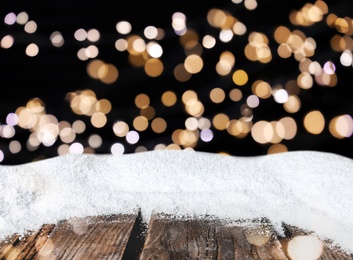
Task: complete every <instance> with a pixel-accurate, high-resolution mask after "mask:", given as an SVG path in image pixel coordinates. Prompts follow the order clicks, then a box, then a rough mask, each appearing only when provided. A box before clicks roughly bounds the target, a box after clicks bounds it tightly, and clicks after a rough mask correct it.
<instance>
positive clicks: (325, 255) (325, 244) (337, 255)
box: [279, 224, 353, 260]
mask: <svg viewBox="0 0 353 260" xmlns="http://www.w3.org/2000/svg"><path fill="white" fill-rule="evenodd" d="M283 226H284V228H285V229H286V230H287V234H286V237H285V238H280V239H279V241H280V243H281V244H282V247H283V250H284V252H285V253H286V255H288V253H289V252H288V250H287V247H288V245H289V242H290V241H291V240H292V239H293V238H295V237H297V236H309V235H311V236H314V237H315V238H318V237H317V236H316V235H315V233H314V232H310V231H306V230H303V229H300V228H297V227H294V226H291V225H288V224H283ZM318 240H320V241H321V250H322V251H321V255H320V257H319V258H317V259H318V260H353V255H352V254H347V253H346V252H344V251H343V250H341V249H340V248H337V247H333V246H331V245H330V243H329V241H325V240H321V239H319V238H318ZM352 243H353V241H352ZM288 257H289V256H288ZM289 258H290V257H289Z"/></svg>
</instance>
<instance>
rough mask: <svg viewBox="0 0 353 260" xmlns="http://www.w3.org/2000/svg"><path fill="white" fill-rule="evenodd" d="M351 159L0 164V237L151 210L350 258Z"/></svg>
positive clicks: (175, 156) (186, 154)
mask: <svg viewBox="0 0 353 260" xmlns="http://www.w3.org/2000/svg"><path fill="white" fill-rule="evenodd" d="M352 187H353V160H352V159H350V158H346V157H343V156H340V155H337V154H332V153H323V152H314V151H296V152H287V153H280V154H272V155H264V156H255V157H236V156H224V155H219V154H212V153H205V152H195V151H188V150H182V151H180V150H178V151H176V150H163V151H161V150H158V151H149V152H143V153H135V154H124V155H121V156H114V155H111V154H109V155H108V154H107V155H97V154H95V155H93V154H83V155H77V154H69V155H64V156H58V157H55V158H50V159H46V160H42V161H37V162H31V163H27V164H22V165H17V166H6V165H5V166H0V191H1V192H0V239H4V238H5V237H6V236H7V235H11V234H13V233H24V232H25V231H27V230H34V229H38V228H40V227H41V225H42V224H45V223H56V222H57V221H59V220H62V219H67V218H70V217H81V216H82V217H83V216H92V215H100V214H113V213H132V212H134V211H136V210H137V209H140V210H141V212H142V216H143V218H144V219H145V220H146V223H147V222H148V219H149V217H150V215H151V213H152V212H163V213H171V214H177V215H181V214H182V215H184V214H185V215H192V216H198V215H214V216H216V217H218V218H224V219H254V218H257V217H266V218H268V219H269V220H270V222H271V223H272V225H274V227H275V229H276V230H277V231H278V230H281V223H282V222H285V223H287V224H290V225H293V226H298V227H301V228H304V229H308V230H311V231H314V232H315V233H316V234H317V235H318V236H320V237H322V238H328V239H331V240H332V241H333V242H334V243H335V244H337V245H339V246H341V247H342V249H345V250H347V251H348V252H353V243H351V241H353V217H352V215H353V210H352V209H353V193H352V191H351V189H352Z"/></svg>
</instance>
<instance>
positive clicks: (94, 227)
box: [39, 214, 137, 260]
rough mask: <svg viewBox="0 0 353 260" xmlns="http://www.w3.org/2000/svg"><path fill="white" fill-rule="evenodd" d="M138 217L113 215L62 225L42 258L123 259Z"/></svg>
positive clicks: (45, 249) (75, 220) (53, 234)
mask: <svg viewBox="0 0 353 260" xmlns="http://www.w3.org/2000/svg"><path fill="white" fill-rule="evenodd" d="M136 217H137V214H136V215H113V216H105V217H103V216H102V217H86V218H81V219H79V218H77V219H74V218H73V219H70V220H66V221H62V222H59V223H58V225H57V226H56V227H55V228H54V230H53V232H52V233H51V234H50V236H49V238H48V240H47V241H46V243H45V245H44V247H43V248H42V250H41V251H40V252H39V256H40V257H39V259H48V260H50V259H70V260H73V259H82V260H83V259H84V260H87V259H121V258H122V256H123V253H124V249H125V246H126V244H127V241H128V239H129V236H130V232H131V229H132V227H133V225H134V222H135V220H136Z"/></svg>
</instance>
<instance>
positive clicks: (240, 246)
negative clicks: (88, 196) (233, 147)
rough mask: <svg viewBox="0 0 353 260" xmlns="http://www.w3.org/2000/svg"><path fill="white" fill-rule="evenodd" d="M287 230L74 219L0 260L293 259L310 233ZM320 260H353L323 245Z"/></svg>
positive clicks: (0, 245)
mask: <svg viewBox="0 0 353 260" xmlns="http://www.w3.org/2000/svg"><path fill="white" fill-rule="evenodd" d="M285 227H286V229H287V234H288V236H287V237H278V236H277V235H276V233H275V232H274V230H273V228H272V226H271V224H270V223H269V222H268V221H266V220H264V219H262V220H253V221H250V222H249V221H247V222H243V221H234V222H225V221H222V220H219V219H216V218H212V217H204V218H180V217H176V216H173V215H166V214H159V213H155V214H153V215H152V216H151V219H150V222H149V223H148V225H147V226H144V225H143V223H142V219H141V216H140V213H139V212H136V213H135V214H130V215H110V216H95V217H85V218H71V219H68V220H63V221H60V222H58V223H57V224H55V225H54V224H49V225H43V227H42V228H41V229H40V230H38V231H36V232H31V233H29V234H27V235H26V236H25V237H23V238H20V237H19V236H17V235H14V236H12V237H11V238H9V239H8V240H7V241H2V242H0V259H6V260H9V259H11V260H13V259H49V260H51V259H70V260H71V259H79V260H80V259H85V260H87V259H88V260H89V259H95V260H96V259H117V260H120V259H122V260H135V259H136V260H147V259H217V260H218V259H225V260H227V259H229V260H233V259H277V260H281V259H291V258H290V257H289V256H288V252H287V245H288V242H289V241H290V239H292V238H293V237H295V236H298V235H307V234H309V233H308V232H305V231H303V230H300V229H298V228H295V227H291V226H289V225H286V226H285ZM319 259H321V260H324V259H333V260H349V259H353V258H352V256H351V255H348V254H346V253H344V252H342V251H339V250H335V249H332V248H329V247H327V246H325V244H324V243H323V252H322V255H321V256H320V258H319ZM313 260H314V259H313Z"/></svg>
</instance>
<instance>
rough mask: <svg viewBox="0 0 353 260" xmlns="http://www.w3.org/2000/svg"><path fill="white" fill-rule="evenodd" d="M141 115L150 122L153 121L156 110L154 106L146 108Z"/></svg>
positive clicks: (142, 109) (141, 111)
mask: <svg viewBox="0 0 353 260" xmlns="http://www.w3.org/2000/svg"><path fill="white" fill-rule="evenodd" d="M140 115H141V116H144V117H145V118H147V119H148V120H151V119H153V118H154V116H155V115H156V110H155V109H154V108H153V107H152V106H144V107H143V108H141V110H140Z"/></svg>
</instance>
